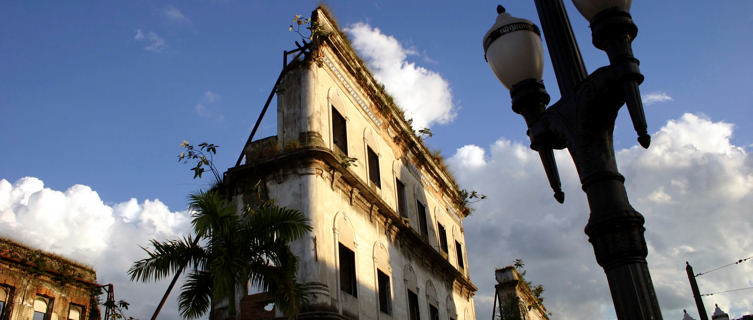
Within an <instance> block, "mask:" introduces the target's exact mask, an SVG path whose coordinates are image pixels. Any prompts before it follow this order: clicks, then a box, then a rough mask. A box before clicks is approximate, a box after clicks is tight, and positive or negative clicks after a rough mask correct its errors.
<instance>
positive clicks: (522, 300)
mask: <svg viewBox="0 0 753 320" xmlns="http://www.w3.org/2000/svg"><path fill="white" fill-rule="evenodd" d="M524 273H525V272H524ZM494 278H495V279H496V280H497V285H495V286H494V289H495V290H496V296H497V297H496V299H497V301H494V303H495V304H497V305H498V306H499V309H496V308H495V310H494V312H495V313H496V312H497V311H499V312H498V314H500V315H501V317H502V319H505V320H510V319H512V320H549V313H548V312H547V311H546V308H545V307H544V304H543V303H541V300H540V299H539V298H537V297H536V295H535V294H534V293H533V292H532V291H531V288H530V287H529V286H528V283H526V281H525V279H523V277H522V276H521V274H520V273H518V271H517V270H516V269H515V267H513V266H507V267H504V268H501V269H497V270H495V271H494Z"/></svg>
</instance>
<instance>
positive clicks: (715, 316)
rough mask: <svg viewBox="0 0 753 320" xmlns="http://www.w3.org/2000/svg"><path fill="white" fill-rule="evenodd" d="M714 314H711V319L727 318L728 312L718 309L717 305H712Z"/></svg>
mask: <svg viewBox="0 0 753 320" xmlns="http://www.w3.org/2000/svg"><path fill="white" fill-rule="evenodd" d="M714 306H715V307H716V308H714V314H712V315H711V320H729V314H727V313H726V312H724V311H722V309H719V305H718V304H715V305H714Z"/></svg>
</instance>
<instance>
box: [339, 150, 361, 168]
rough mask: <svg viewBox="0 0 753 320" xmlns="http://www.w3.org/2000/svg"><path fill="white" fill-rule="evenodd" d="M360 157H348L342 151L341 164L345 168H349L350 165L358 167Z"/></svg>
mask: <svg viewBox="0 0 753 320" xmlns="http://www.w3.org/2000/svg"><path fill="white" fill-rule="evenodd" d="M357 161H358V158H354V157H348V156H347V155H345V154H343V153H340V165H341V166H343V168H347V167H350V166H354V167H357V166H358V162H357Z"/></svg>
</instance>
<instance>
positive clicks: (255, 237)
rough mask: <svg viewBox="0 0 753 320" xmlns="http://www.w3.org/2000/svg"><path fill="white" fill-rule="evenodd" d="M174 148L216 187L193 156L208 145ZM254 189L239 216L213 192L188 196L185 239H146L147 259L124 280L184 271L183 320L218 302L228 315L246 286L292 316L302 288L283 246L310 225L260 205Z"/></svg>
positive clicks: (302, 298) (203, 161) (203, 162)
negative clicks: (189, 225) (189, 216)
mask: <svg viewBox="0 0 753 320" xmlns="http://www.w3.org/2000/svg"><path fill="white" fill-rule="evenodd" d="M181 146H182V147H183V148H186V149H187V150H188V151H189V153H188V154H187V155H186V154H184V153H181V156H179V159H180V160H183V159H195V160H197V166H196V167H194V168H193V169H192V171H194V172H195V173H197V174H198V176H200V175H201V172H203V170H199V169H203V166H208V167H209V168H210V170H211V171H212V173H213V174H214V176H215V178H216V179H217V180H218V183H221V180H220V179H219V177H220V175H219V173H218V172H216V171H217V170H216V168H215V166H214V165H213V163H212V161H211V158H207V157H206V155H205V154H200V153H198V152H196V150H199V151H201V152H208V153H210V154H213V153H215V152H216V146H214V145H212V144H206V143H203V144H200V145H199V148H198V149H197V148H194V147H192V146H191V145H190V144H188V142H185V141H184V142H183V144H181ZM210 147H211V149H210ZM210 150H211V151H210ZM190 151H194V152H193V153H191V152H190ZM184 152H185V151H184ZM197 168H198V169H197ZM260 186H261V182H259V183H257V184H256V187H255V188H256V189H257V190H256V193H257V195H258V197H257V198H258V199H257V200H258V201H254V202H253V203H251V204H249V205H247V206H246V207H245V208H244V209H243V210H242V212H241V213H240V214H238V213H237V212H236V209H235V207H234V206H233V205H232V204H231V203H230V202H229V201H228V200H227V198H225V197H224V196H223V195H222V194H220V192H219V191H218V189H219V188H217V187H215V188H213V189H211V190H209V191H206V192H203V191H199V192H198V193H195V194H192V195H191V196H190V210H191V212H192V221H191V222H192V226H193V234H192V235H189V236H187V237H184V238H182V239H177V240H171V241H163V242H160V241H157V240H152V241H151V246H150V248H143V249H144V251H146V253H147V257H146V258H144V259H141V260H138V261H136V262H134V263H133V265H132V266H131V268H130V269H129V270H128V274H129V276H130V277H131V280H132V281H134V280H138V281H142V282H149V281H152V280H161V279H163V278H166V277H168V276H169V275H171V274H175V275H176V277H177V275H178V274H180V273H181V272H182V271H183V270H186V269H187V270H189V272H188V274H187V280H186V282H185V283H184V284H183V286H182V287H181V293H180V296H179V298H178V302H179V311H180V314H181V316H183V317H184V318H198V317H201V316H203V315H204V314H205V313H206V312H207V311H209V310H210V308H211V306H212V301H215V302H217V301H223V300H224V301H227V302H228V309H227V312H228V315H229V316H230V317H234V316H235V315H236V313H237V309H238V308H237V307H238V306H236V304H235V297H236V294H237V293H238V292H239V291H242V292H245V286H246V284H249V283H250V284H251V285H254V286H256V287H259V288H261V289H262V290H264V291H265V292H266V293H267V294H268V295H269V297H270V298H272V299H273V301H274V302H275V304H276V305H277V307H278V308H279V309H280V310H282V311H283V312H284V313H285V314H287V315H288V316H289V317H291V318H292V317H293V316H295V315H296V314H297V313H298V312H299V310H300V308H301V307H302V306H305V304H306V303H307V297H308V288H307V287H306V286H305V285H303V284H300V283H298V282H297V281H296V276H295V274H296V271H297V268H298V260H297V258H296V256H295V255H294V254H293V253H292V251H291V250H290V247H289V243H290V242H292V241H295V240H296V239H299V238H300V237H302V236H304V235H305V234H306V233H307V232H309V231H311V227H310V226H309V221H308V219H307V218H306V217H305V216H304V215H303V213H301V212H300V211H298V210H293V209H288V208H283V207H279V206H275V205H274V204H273V203H272V202H271V201H268V200H265V199H264V197H263V196H262V195H261V193H262V190H261V189H262V188H261V187H260ZM155 316H156V312H155Z"/></svg>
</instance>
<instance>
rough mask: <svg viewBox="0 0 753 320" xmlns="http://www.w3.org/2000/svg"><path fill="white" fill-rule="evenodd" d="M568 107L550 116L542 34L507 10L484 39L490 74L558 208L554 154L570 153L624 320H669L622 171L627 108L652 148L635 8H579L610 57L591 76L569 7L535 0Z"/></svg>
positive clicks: (598, 3) (589, 2)
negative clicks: (618, 152)
mask: <svg viewBox="0 0 753 320" xmlns="http://www.w3.org/2000/svg"><path fill="white" fill-rule="evenodd" d="M534 2H535V3H536V9H537V11H538V14H539V18H540V20H541V24H542V28H543V30H544V35H545V38H546V41H547V46H548V48H549V55H550V57H551V59H552V63H553V65H554V71H555V74H556V76H557V82H558V84H559V89H560V93H561V96H562V98H561V99H560V100H559V101H557V102H556V103H554V104H553V105H551V106H549V107H548V108H547V103H548V102H549V95H548V94H547V93H546V90H545V88H544V85H543V83H542V81H541V76H542V69H543V55H542V49H541V47H542V45H541V38H540V32H539V29H538V27H536V26H535V25H534V24H533V23H531V22H530V21H528V20H524V19H519V18H513V17H511V16H510V15H509V14H508V13H506V12H505V9H504V8H503V7H502V6H499V7H498V8H497V12H498V13H499V16H498V17H497V21H496V23H495V24H494V26H493V27H492V28H491V29H490V30H489V32H487V34H486V36H484V52H485V55H486V59H487V61H488V62H489V66H490V67H491V68H492V71H494V73H495V74H496V75H497V78H498V79H499V80H500V81H501V82H502V84H503V85H504V86H505V87H507V88H508V89H510V95H511V97H512V109H513V111H515V112H516V113H519V114H521V115H522V116H523V118H524V119H525V121H526V124H527V125H528V136H529V137H530V139H531V148H532V149H534V150H536V151H538V152H539V154H540V155H541V160H542V162H543V164H544V168H545V170H546V173H547V176H548V178H549V182H550V184H551V185H552V187H553V189H554V191H555V198H557V200H558V201H560V202H561V199H564V195H563V194H562V191H561V190H560V188H559V177H558V173H557V168H556V164H555V162H554V157H553V156H552V149H563V148H567V149H568V151H569V152H570V155H571V156H572V158H573V161H574V162H575V166H576V168H577V170H578V175H579V176H580V180H581V184H582V188H583V191H585V193H586V196H587V197H588V205H589V207H590V210H591V214H590V217H589V220H588V225H586V228H585V232H586V234H587V235H588V237H589V242H591V244H592V245H593V248H594V254H595V256H596V261H597V262H598V263H599V265H601V266H602V268H603V269H604V272H605V274H606V276H607V280H608V282H609V289H610V291H611V293H612V301H613V302H614V307H615V311H616V314H617V317H618V318H619V319H625V320H628V319H629V320H635V319H646V320H648V319H655V320H658V319H662V315H661V310H660V309H659V303H658V302H657V300H656V293H655V291H654V287H653V284H652V282H651V275H650V274H649V270H648V265H647V264H646V255H647V254H648V250H647V248H646V240H645V238H644V235H643V234H644V231H645V228H644V227H643V224H644V219H643V216H642V215H641V214H640V213H638V212H637V211H636V210H635V209H633V207H632V206H630V203H629V202H628V197H627V192H626V191H625V186H624V181H625V178H624V177H623V176H622V175H621V174H620V173H619V172H618V171H617V163H616V162H615V156H614V147H613V144H612V134H613V131H614V121H615V119H616V117H617V111H618V110H619V108H620V107H621V106H622V105H623V104H627V107H628V110H629V111H630V117H631V118H632V120H633V127H634V128H635V130H636V132H637V133H638V142H639V143H640V144H641V145H642V146H643V147H644V148H648V146H649V143H650V141H651V138H650V136H649V135H648V133H647V129H646V120H645V116H644V113H643V105H642V103H641V97H640V92H639V90H638V84H639V83H640V82H641V81H642V80H643V76H642V75H641V74H640V71H639V69H638V60H637V59H635V57H633V53H632V48H631V42H632V40H633V39H634V38H635V36H636V34H637V31H638V29H637V27H636V26H635V24H634V23H633V21H632V18H631V16H630V13H629V12H628V10H629V9H630V0H573V2H574V3H575V6H576V7H577V8H578V10H579V11H580V12H581V13H582V14H583V16H585V17H586V19H588V20H589V21H590V22H591V30H592V36H593V44H594V46H596V47H597V48H599V49H601V50H604V51H605V52H606V53H607V55H608V56H609V62H610V65H609V66H605V67H601V68H599V69H597V70H596V71H594V72H593V73H592V74H590V75H587V74H586V68H585V66H584V65H583V59H582V58H581V56H580V50H579V49H578V46H577V44H576V43H575V39H574V36H573V33H572V27H571V26H570V21H569V20H568V17H567V13H566V12H565V8H564V5H563V3H562V0H534Z"/></svg>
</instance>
